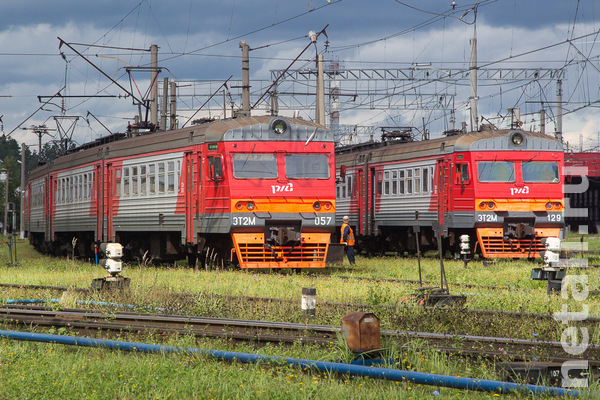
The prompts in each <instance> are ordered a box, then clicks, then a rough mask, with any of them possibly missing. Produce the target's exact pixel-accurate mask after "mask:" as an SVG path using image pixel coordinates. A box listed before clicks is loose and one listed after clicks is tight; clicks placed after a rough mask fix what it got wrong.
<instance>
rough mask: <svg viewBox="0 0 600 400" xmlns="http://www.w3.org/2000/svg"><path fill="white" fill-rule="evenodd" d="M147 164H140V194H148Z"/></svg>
mask: <svg viewBox="0 0 600 400" xmlns="http://www.w3.org/2000/svg"><path fill="white" fill-rule="evenodd" d="M146 181H147V179H146V166H145V165H142V166H140V196H145V195H146Z"/></svg>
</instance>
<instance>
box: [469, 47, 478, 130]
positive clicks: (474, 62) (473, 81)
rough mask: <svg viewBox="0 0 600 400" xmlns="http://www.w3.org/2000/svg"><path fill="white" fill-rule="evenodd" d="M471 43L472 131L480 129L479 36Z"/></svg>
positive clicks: (470, 98) (470, 99) (470, 100)
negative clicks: (478, 85) (478, 92)
mask: <svg viewBox="0 0 600 400" xmlns="http://www.w3.org/2000/svg"><path fill="white" fill-rule="evenodd" d="M470 43H471V65H470V70H469V74H470V77H471V96H470V97H469V102H470V103H471V131H477V130H478V129H479V113H478V111H477V37H473V38H471V40H470Z"/></svg>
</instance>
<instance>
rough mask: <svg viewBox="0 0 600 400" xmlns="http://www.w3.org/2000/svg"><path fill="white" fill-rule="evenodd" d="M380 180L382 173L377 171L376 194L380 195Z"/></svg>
mask: <svg viewBox="0 0 600 400" xmlns="http://www.w3.org/2000/svg"><path fill="white" fill-rule="evenodd" d="M382 180H383V174H382V173H381V172H378V173H377V195H378V196H381V188H382Z"/></svg>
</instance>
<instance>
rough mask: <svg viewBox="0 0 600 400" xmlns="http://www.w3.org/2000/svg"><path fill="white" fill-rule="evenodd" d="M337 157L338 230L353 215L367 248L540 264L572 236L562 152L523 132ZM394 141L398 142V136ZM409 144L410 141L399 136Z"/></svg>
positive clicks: (353, 149)
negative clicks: (556, 243) (553, 241)
mask: <svg viewBox="0 0 600 400" xmlns="http://www.w3.org/2000/svg"><path fill="white" fill-rule="evenodd" d="M387 136H388V138H386V139H384V138H383V137H382V141H381V142H369V143H364V144H359V145H353V146H345V147H340V148H338V149H337V150H336V164H337V174H338V178H337V181H338V183H337V188H336V190H337V225H338V226H340V225H341V217H342V216H343V215H349V216H350V220H351V225H353V227H354V230H355V233H356V236H357V243H358V245H357V246H358V247H359V249H362V250H365V251H367V252H374V253H384V252H387V251H409V252H410V251H415V250H416V247H417V242H416V237H419V245H420V249H421V250H426V249H429V248H436V247H437V237H438V236H437V235H438V233H439V234H440V236H439V237H441V238H442V243H443V244H444V249H445V250H450V251H452V252H454V253H455V254H458V253H459V252H460V239H461V236H462V237H463V239H464V238H465V236H464V235H468V236H469V241H470V246H469V247H470V250H471V253H473V252H477V253H480V254H481V255H482V256H483V257H512V258H518V257H522V258H534V257H538V256H539V252H540V251H542V250H543V249H544V247H543V244H542V239H543V238H546V237H561V236H562V235H563V230H564V226H565V224H564V200H563V197H564V196H563V183H564V177H563V164H564V155H563V147H562V144H561V143H560V142H559V141H557V140H556V139H554V138H552V137H550V136H547V135H545V134H541V133H536V132H528V131H524V130H520V129H500V130H496V129H487V130H482V131H480V132H471V133H461V134H456V135H451V136H446V137H443V138H439V139H433V140H424V141H410V140H408V141H406V140H393V139H389V136H390V135H387ZM392 136H393V135H392ZM399 136H400V137H401V138H404V139H405V138H406V137H407V136H406V135H399Z"/></svg>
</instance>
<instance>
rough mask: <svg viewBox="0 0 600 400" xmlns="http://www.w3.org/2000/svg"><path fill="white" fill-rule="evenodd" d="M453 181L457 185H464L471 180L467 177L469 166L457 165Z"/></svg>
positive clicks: (464, 164) (465, 164)
mask: <svg viewBox="0 0 600 400" xmlns="http://www.w3.org/2000/svg"><path fill="white" fill-rule="evenodd" d="M454 179H455V181H456V184H457V185H466V184H468V183H469V181H470V180H471V178H470V176H469V164H467V163H459V164H456V174H455V178H454Z"/></svg>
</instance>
